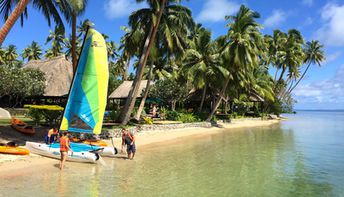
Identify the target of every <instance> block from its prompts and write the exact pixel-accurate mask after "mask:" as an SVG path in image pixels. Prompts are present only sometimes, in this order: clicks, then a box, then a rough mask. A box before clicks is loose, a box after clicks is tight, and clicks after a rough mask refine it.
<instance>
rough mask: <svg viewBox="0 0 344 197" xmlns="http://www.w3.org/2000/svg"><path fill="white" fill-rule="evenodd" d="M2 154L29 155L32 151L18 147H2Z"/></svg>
mask: <svg viewBox="0 0 344 197" xmlns="http://www.w3.org/2000/svg"><path fill="white" fill-rule="evenodd" d="M0 153H3V154H11V155H28V154H30V151H29V150H28V149H26V148H21V147H16V146H0Z"/></svg>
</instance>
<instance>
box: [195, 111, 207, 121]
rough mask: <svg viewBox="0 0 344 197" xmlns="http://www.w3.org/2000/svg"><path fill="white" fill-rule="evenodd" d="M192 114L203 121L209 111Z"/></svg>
mask: <svg viewBox="0 0 344 197" xmlns="http://www.w3.org/2000/svg"><path fill="white" fill-rule="evenodd" d="M194 116H195V117H196V118H197V119H199V120H201V121H204V120H206V119H207V118H208V116H209V113H205V112H202V113H197V114H194Z"/></svg>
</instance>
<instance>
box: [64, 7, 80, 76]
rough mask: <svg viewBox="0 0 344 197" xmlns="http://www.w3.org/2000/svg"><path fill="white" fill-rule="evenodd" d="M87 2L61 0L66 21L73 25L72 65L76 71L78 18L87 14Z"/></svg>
mask: <svg viewBox="0 0 344 197" xmlns="http://www.w3.org/2000/svg"><path fill="white" fill-rule="evenodd" d="M86 5H87V0H60V7H61V10H62V13H63V14H64V16H65V18H66V20H67V21H68V22H69V23H71V24H72V64H73V70H74V72H75V70H76V64H77V59H76V58H77V57H76V18H77V16H80V15H81V14H83V13H84V12H85V9H86Z"/></svg>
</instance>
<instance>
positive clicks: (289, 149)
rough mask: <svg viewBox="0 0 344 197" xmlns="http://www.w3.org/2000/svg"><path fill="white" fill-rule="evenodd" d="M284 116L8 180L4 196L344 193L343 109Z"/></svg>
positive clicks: (3, 181)
mask: <svg viewBox="0 0 344 197" xmlns="http://www.w3.org/2000/svg"><path fill="white" fill-rule="evenodd" d="M284 116H286V117H287V118H288V120H285V121H282V122H281V123H280V124H276V125H273V126H268V127H257V128H245V129H230V130H224V131H221V132H218V133H214V134H210V135H208V136H202V137H198V136H196V137H186V138H181V139H178V140H175V141H173V142H165V143H159V144H155V145H150V146H149V147H146V148H144V149H140V147H138V152H137V156H136V158H135V159H134V160H132V161H129V160H125V159H123V158H115V159H113V158H112V159H111V158H105V159H104V160H105V162H106V166H103V165H99V164H98V165H92V164H78V163H67V168H66V169H65V170H64V171H63V172H59V170H58V169H57V167H56V166H57V164H58V161H57V160H56V164H55V165H54V166H53V167H52V166H48V167H44V168H42V169H35V170H33V169H32V170H31V169H29V170H27V171H25V172H14V173H11V174H7V175H2V177H0V180H1V183H0V196H136V197H138V196H140V197H142V196H264V197H265V196H271V197H275V196H312V197H313V196H344V129H343V128H344V111H298V112H297V114H293V115H290V114H289V115H284ZM123 157H124V155H123Z"/></svg>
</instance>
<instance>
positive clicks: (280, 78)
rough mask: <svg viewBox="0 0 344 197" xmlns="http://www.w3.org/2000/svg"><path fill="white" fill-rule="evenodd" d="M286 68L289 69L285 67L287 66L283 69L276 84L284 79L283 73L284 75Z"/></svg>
mask: <svg viewBox="0 0 344 197" xmlns="http://www.w3.org/2000/svg"><path fill="white" fill-rule="evenodd" d="M286 70H287V69H285V68H283V69H282V72H281V75H280V76H279V78H278V80H277V82H276V84H279V82H281V80H282V78H283V75H284V73H285V71H286Z"/></svg>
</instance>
